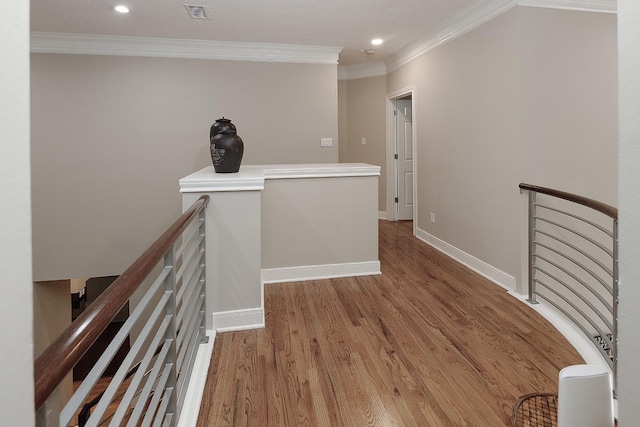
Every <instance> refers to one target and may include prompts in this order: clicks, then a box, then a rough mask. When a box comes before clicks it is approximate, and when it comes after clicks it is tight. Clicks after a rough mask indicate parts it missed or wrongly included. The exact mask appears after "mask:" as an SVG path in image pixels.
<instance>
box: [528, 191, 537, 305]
mask: <svg viewBox="0 0 640 427" xmlns="http://www.w3.org/2000/svg"><path fill="white" fill-rule="evenodd" d="M535 230H536V192H535V191H529V298H528V301H529V303H531V304H538V301H537V300H536V288H535V286H536V281H535V244H534V239H535Z"/></svg>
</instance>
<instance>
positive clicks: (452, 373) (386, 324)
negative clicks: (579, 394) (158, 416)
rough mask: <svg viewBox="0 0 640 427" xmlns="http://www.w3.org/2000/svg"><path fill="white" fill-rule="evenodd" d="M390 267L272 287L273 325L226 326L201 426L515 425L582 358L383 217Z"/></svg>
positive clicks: (488, 286)
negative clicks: (522, 402)
mask: <svg viewBox="0 0 640 427" xmlns="http://www.w3.org/2000/svg"><path fill="white" fill-rule="evenodd" d="M380 260H381V263H382V272H383V274H382V275H381V276H367V277H355V278H345V279H332V280H318V281H310V282H302V283H286V284H275V285H267V286H265V310H266V328H265V329H260V330H253V331H242V332H229V333H221V334H218V336H217V338H216V343H215V348H214V356H213V359H212V361H211V366H210V369H209V374H208V378H207V383H206V387H205V394H204V397H203V403H202V406H201V409H200V415H199V419H198V426H226V425H233V426H294V425H305V426H447V427H448V426H481V427H493V426H510V425H511V415H512V410H513V405H514V404H515V403H516V401H517V400H518V398H519V397H520V396H522V395H524V394H527V393H533V392H557V379H558V372H559V370H560V369H561V368H563V367H564V366H567V365H572V364H577V363H583V361H582V359H581V358H580V356H579V355H578V354H577V353H576V352H575V350H574V349H573V347H571V346H570V345H569V344H568V343H567V342H566V340H565V339H564V338H563V337H562V336H560V335H559V334H558V333H557V332H556V331H555V329H554V328H553V327H552V326H551V325H550V324H548V323H547V322H546V321H545V320H543V319H542V318H541V317H539V316H538V315H537V314H536V313H535V312H534V311H533V310H531V309H529V308H528V307H527V306H526V305H524V304H522V303H520V302H519V301H517V300H516V299H514V298H513V297H511V296H509V295H508V294H507V293H506V291H505V290H504V289H502V288H500V287H498V286H496V285H495V284H493V283H491V282H489V281H488V280H486V279H484V278H483V277H481V276H479V275H477V274H476V273H474V272H472V271H470V270H469V269H467V268H466V267H464V266H462V265H460V264H458V263H457V262H455V261H453V260H451V259H450V258H448V257H446V256H444V255H443V254H441V253H440V252H438V251H436V250H435V249H433V248H431V247H430V246H428V245H426V244H424V243H422V242H420V241H419V240H417V239H416V238H414V237H413V236H412V235H411V223H410V222H398V223H391V222H386V221H381V222H380Z"/></svg>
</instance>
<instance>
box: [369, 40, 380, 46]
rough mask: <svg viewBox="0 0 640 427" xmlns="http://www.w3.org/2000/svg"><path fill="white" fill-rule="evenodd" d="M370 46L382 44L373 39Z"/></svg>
mask: <svg viewBox="0 0 640 427" xmlns="http://www.w3.org/2000/svg"><path fill="white" fill-rule="evenodd" d="M371 44H373V45H379V44H382V39H373V40H371Z"/></svg>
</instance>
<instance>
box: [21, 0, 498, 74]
mask: <svg viewBox="0 0 640 427" xmlns="http://www.w3.org/2000/svg"><path fill="white" fill-rule="evenodd" d="M486 2H487V0H187V1H186V3H187V4H192V5H202V6H204V7H205V10H206V13H207V15H208V16H209V18H210V19H209V20H195V19H191V18H190V17H189V16H188V14H187V12H186V9H185V7H184V4H185V2H183V1H178V0H122V1H121V2H118V0H91V1H88V0H31V30H32V31H35V32H54V33H79V34H99V35H117V36H137V37H158V38H169V39H195V40H214V41H225V42H226V41H234V42H253V43H278V44H295V45H309V46H336V47H343V48H344V50H343V51H342V53H341V54H340V59H339V63H340V65H355V64H362V63H366V62H373V61H381V60H384V59H386V58H387V57H389V56H390V55H391V54H393V53H395V52H397V51H398V50H400V49H401V48H403V47H405V46H406V45H408V44H410V43H411V42H412V41H415V40H416V39H419V38H421V37H424V36H425V35H428V34H432V33H434V32H436V31H437V29H438V28H439V27H440V26H442V25H443V24H444V23H445V22H446V21H448V20H449V19H451V18H452V17H453V16H454V15H456V14H458V13H460V12H461V11H463V9H466V8H469V7H474V6H475V7H477V6H478V5H479V4H482V3H486ZM120 3H121V4H125V5H127V6H128V7H129V8H130V10H131V12H130V13H129V14H127V15H121V14H119V13H117V12H115V11H114V10H113V7H114V6H115V5H116V4H120ZM375 37H380V38H383V39H384V40H385V42H384V44H383V45H381V46H376V47H374V46H371V44H370V41H371V39H373V38H375ZM370 48H373V49H375V50H376V54H375V55H373V56H366V55H364V54H362V53H360V50H361V49H370Z"/></svg>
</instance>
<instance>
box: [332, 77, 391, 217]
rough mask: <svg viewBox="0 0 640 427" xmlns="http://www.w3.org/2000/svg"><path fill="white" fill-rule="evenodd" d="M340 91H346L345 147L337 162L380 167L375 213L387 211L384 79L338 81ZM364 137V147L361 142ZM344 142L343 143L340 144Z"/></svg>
mask: <svg viewBox="0 0 640 427" xmlns="http://www.w3.org/2000/svg"><path fill="white" fill-rule="evenodd" d="M339 84H340V90H341V91H344V92H346V96H345V95H342V96H341V98H342V99H344V98H346V102H345V104H341V107H342V109H343V111H344V112H342V113H341V116H346V117H344V118H343V120H345V121H346V123H347V126H345V128H346V129H345V133H346V147H344V148H342V149H341V155H342V154H344V156H345V157H341V158H340V161H341V162H347V163H369V164H372V165H377V166H380V167H381V171H380V178H379V180H378V210H379V211H381V212H385V211H386V210H387V206H386V204H387V202H386V201H387V178H386V164H387V161H386V149H387V134H386V132H387V130H386V129H387V126H386V124H387V118H386V114H387V113H386V101H385V99H386V96H387V79H386V76H379V77H367V78H362V79H354V80H346V81H340V83H339ZM362 138H365V140H366V144H363V143H362ZM343 142H344V141H343Z"/></svg>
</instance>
